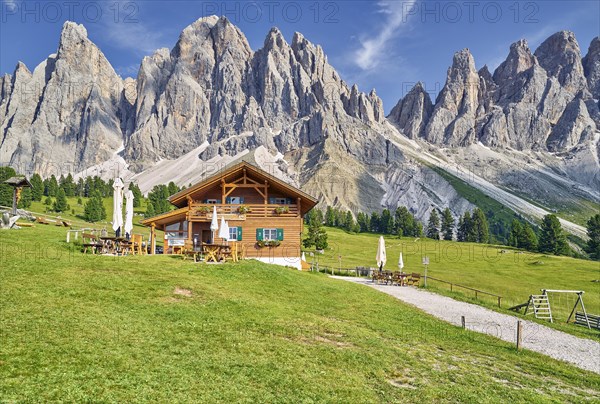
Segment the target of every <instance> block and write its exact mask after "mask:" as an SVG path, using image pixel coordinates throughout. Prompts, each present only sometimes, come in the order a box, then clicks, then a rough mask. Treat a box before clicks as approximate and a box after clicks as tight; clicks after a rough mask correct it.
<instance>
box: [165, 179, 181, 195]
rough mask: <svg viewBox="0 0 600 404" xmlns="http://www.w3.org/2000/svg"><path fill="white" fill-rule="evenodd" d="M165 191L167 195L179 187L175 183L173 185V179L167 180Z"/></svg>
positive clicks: (176, 190) (177, 190) (173, 192)
mask: <svg viewBox="0 0 600 404" xmlns="http://www.w3.org/2000/svg"><path fill="white" fill-rule="evenodd" d="M167 192H168V194H169V196H171V195H174V194H176V193H177V192H179V187H178V186H177V185H175V183H174V182H173V181H171V182H169V185H167Z"/></svg>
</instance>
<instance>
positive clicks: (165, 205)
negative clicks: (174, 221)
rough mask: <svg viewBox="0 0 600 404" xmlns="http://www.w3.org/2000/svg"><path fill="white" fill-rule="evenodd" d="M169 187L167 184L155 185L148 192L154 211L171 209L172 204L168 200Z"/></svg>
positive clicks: (156, 212)
mask: <svg viewBox="0 0 600 404" xmlns="http://www.w3.org/2000/svg"><path fill="white" fill-rule="evenodd" d="M169 196H170V194H169V189H168V187H167V186H166V185H155V186H154V188H152V191H150V193H149V194H148V204H149V205H150V204H151V205H154V213H155V214H157V215H159V214H161V213H165V212H168V211H169V210H171V204H170V203H169V201H168V199H167V198H168V197H169Z"/></svg>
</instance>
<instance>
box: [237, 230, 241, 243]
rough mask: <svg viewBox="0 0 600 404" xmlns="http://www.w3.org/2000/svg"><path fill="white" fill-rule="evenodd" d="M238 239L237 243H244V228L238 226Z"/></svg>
mask: <svg viewBox="0 0 600 404" xmlns="http://www.w3.org/2000/svg"><path fill="white" fill-rule="evenodd" d="M237 229H238V238H237V241H242V227H241V226H238V228H237Z"/></svg>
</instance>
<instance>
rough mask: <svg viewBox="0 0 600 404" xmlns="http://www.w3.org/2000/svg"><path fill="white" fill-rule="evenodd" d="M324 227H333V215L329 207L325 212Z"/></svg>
mask: <svg viewBox="0 0 600 404" xmlns="http://www.w3.org/2000/svg"><path fill="white" fill-rule="evenodd" d="M325 226H328V227H335V213H334V211H333V208H332V207H331V206H328V207H327V210H326V212H325Z"/></svg>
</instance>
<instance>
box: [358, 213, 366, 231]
mask: <svg viewBox="0 0 600 404" xmlns="http://www.w3.org/2000/svg"><path fill="white" fill-rule="evenodd" d="M356 222H357V224H358V227H359V229H360V232H361V233H366V232H368V231H369V215H367V214H365V213H362V212H358V215H356Z"/></svg>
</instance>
